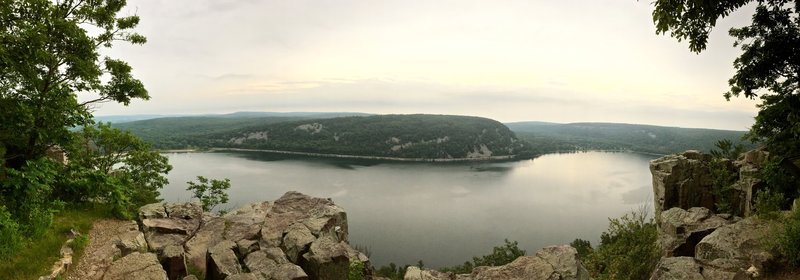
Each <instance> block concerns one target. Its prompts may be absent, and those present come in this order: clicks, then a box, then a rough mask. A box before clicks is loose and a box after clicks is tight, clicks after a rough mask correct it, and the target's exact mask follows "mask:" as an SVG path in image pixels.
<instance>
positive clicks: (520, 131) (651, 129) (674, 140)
mask: <svg viewBox="0 0 800 280" xmlns="http://www.w3.org/2000/svg"><path fill="white" fill-rule="evenodd" d="M506 126H508V127H509V128H510V129H511V130H512V131H514V132H515V133H516V135H517V137H519V138H520V139H521V140H525V141H527V142H530V143H531V144H532V145H531V149H532V150H533V151H532V152H533V153H536V154H542V153H550V152H554V151H575V150H630V151H636V152H646V153H656V154H672V153H678V152H683V151H686V150H701V151H706V152H708V151H709V150H711V149H714V148H715V147H714V144H715V143H716V142H717V141H718V140H722V139H728V140H731V141H733V142H734V143H737V142H740V141H741V138H742V136H743V135H744V133H745V132H744V131H733V130H716V129H699V128H680V127H663V126H654V125H640V124H621V123H569V124H558V123H546V122H516V123H506ZM742 144H743V145H745V146H746V147H749V148H752V147H754V145H753V144H750V143H749V142H742Z"/></svg>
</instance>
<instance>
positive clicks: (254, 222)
mask: <svg viewBox="0 0 800 280" xmlns="http://www.w3.org/2000/svg"><path fill="white" fill-rule="evenodd" d="M271 207H272V205H271V204H270V203H269V202H261V203H251V204H247V205H244V206H242V207H240V208H239V209H236V210H235V211H231V212H229V213H227V214H225V215H224V216H223V218H224V219H225V222H226V223H227V225H228V226H227V229H226V230H225V239H227V240H231V241H233V242H237V241H239V240H242V239H249V240H255V239H257V237H258V233H259V232H260V231H261V226H262V224H263V223H264V219H265V216H266V215H267V212H268V211H269V210H270V208H271Z"/></svg>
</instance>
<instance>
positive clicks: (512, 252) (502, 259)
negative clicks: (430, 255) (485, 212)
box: [441, 239, 525, 273]
mask: <svg viewBox="0 0 800 280" xmlns="http://www.w3.org/2000/svg"><path fill="white" fill-rule="evenodd" d="M504 242H505V244H504V245H502V246H496V247H494V248H493V249H492V253H491V254H489V255H485V256H481V257H472V262H469V261H466V262H464V264H463V265H457V266H453V267H445V268H442V269H441V271H449V272H454V273H470V272H472V269H473V268H475V267H478V266H498V265H504V264H507V263H510V262H513V261H514V260H516V259H517V258H518V257H520V256H524V255H525V250H522V249H520V248H519V243H517V241H513V242H512V241H508V239H505V240H504Z"/></svg>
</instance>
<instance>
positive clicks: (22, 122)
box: [0, 0, 149, 168]
mask: <svg viewBox="0 0 800 280" xmlns="http://www.w3.org/2000/svg"><path fill="white" fill-rule="evenodd" d="M2 3H3V4H2V5H0V46H2V48H0V108H3V110H1V111H0V146H4V147H5V149H6V154H5V160H6V161H7V164H8V165H9V166H10V167H12V168H18V167H21V166H23V165H24V164H25V162H26V161H28V160H35V159H37V158H39V157H41V156H42V155H44V153H45V151H46V150H47V149H48V148H50V147H52V146H54V145H65V144H66V143H68V142H69V139H70V137H71V136H70V130H69V129H70V128H73V127H78V126H82V125H87V124H90V123H91V109H92V105H94V104H97V103H98V102H106V101H114V102H119V103H122V104H124V105H127V104H129V103H130V102H131V100H132V99H135V98H140V99H148V98H149V96H148V94H147V91H146V90H145V89H144V86H143V85H142V83H141V82H140V81H139V80H137V79H135V78H133V77H132V75H131V67H130V66H129V65H128V64H127V63H126V62H124V61H122V60H119V59H114V58H110V57H107V56H101V53H104V52H105V50H107V49H109V48H111V47H112V45H113V43H115V42H120V41H122V42H129V43H133V44H143V43H144V42H145V41H146V39H145V38H144V37H143V36H141V35H139V34H136V33H134V32H133V31H132V30H133V28H135V27H136V25H138V23H139V17H137V16H135V15H133V16H118V13H119V12H120V10H121V9H122V8H123V7H124V6H125V5H126V1H125V0H107V1H45V0H31V1H18V0H6V1H3V2H2ZM90 29H91V30H94V31H93V32H92V33H94V34H90V33H89V32H88V31H87V30H90ZM95 31H96V32H95ZM79 94H80V95H81V96H84V95H85V96H87V97H91V96H94V97H96V98H94V99H90V100H88V101H85V102H78V95H79Z"/></svg>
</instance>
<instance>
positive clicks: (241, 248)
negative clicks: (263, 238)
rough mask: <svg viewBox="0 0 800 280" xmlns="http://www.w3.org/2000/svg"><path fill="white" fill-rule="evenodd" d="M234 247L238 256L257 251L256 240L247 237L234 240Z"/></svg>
mask: <svg viewBox="0 0 800 280" xmlns="http://www.w3.org/2000/svg"><path fill="white" fill-rule="evenodd" d="M236 249H237V250H238V253H239V256H247V254H250V253H252V252H255V251H258V249H259V247H258V241H255V240H249V239H242V240H239V241H237V242H236Z"/></svg>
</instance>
